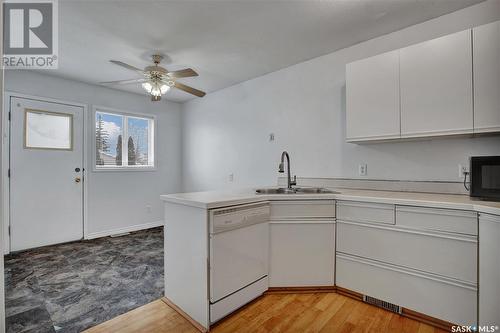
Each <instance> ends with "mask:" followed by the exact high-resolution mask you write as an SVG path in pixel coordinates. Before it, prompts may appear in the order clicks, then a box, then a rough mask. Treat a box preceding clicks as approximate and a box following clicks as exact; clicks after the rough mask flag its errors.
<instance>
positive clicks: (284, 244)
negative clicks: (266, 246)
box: [269, 219, 335, 287]
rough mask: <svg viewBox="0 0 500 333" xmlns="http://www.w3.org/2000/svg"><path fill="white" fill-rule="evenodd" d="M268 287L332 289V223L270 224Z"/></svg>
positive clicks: (313, 221)
mask: <svg viewBox="0 0 500 333" xmlns="http://www.w3.org/2000/svg"><path fill="white" fill-rule="evenodd" d="M270 233H271V235H270V239H271V244H270V267H269V286H270V287H306V286H333V285H334V284H335V281H334V276H335V274H334V267H335V221H334V220H333V219H329V220H302V221H301V220H298V221H297V220H294V221H272V222H271V223H270Z"/></svg>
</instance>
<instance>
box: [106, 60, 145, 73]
mask: <svg viewBox="0 0 500 333" xmlns="http://www.w3.org/2000/svg"><path fill="white" fill-rule="evenodd" d="M110 62H112V63H113V64H115V65H118V66H122V67H125V68H127V69H130V70H133V71H135V72H139V73H144V71H143V70H142V69H139V68H137V67H134V66H132V65H129V64H126V63H124V62H121V61H118V60H110Z"/></svg>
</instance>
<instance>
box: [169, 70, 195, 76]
mask: <svg viewBox="0 0 500 333" xmlns="http://www.w3.org/2000/svg"><path fill="white" fill-rule="evenodd" d="M168 74H169V75H170V76H172V77H175V78H179V77H191V76H198V73H196V72H195V71H194V70H193V69H191V68H186V69H181V70H178V71H173V72H168Z"/></svg>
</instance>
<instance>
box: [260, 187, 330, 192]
mask: <svg viewBox="0 0 500 333" xmlns="http://www.w3.org/2000/svg"><path fill="white" fill-rule="evenodd" d="M255 193H257V194H327V193H338V192H335V191H330V190H328V189H326V188H321V187H297V188H292V189H289V188H284V187H280V188H259V189H257V190H255Z"/></svg>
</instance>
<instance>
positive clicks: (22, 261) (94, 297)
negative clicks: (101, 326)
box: [5, 228, 164, 333]
mask: <svg viewBox="0 0 500 333" xmlns="http://www.w3.org/2000/svg"><path fill="white" fill-rule="evenodd" d="M163 290H164V287H163V228H155V229H150V230H146V231H139V232H135V233H132V234H130V235H127V236H121V237H117V238H110V237H106V238H100V239H95V240H90V241H81V242H72V243H66V244H60V245H54V246H47V247H43V248H38V249H34V250H28V251H23V252H19V253H14V254H11V255H8V256H6V257H5V293H6V295H5V302H6V326H7V332H30V333H31V332H37V333H42V332H81V331H83V330H84V329H86V328H89V327H92V326H95V325H96V324H98V323H101V322H104V321H106V320H109V319H111V318H113V317H116V316H118V315H120V314H122V313H125V312H127V311H130V310H132V309H134V308H136V307H138V306H141V305H144V304H146V303H149V302H151V301H153V300H155V299H158V298H160V297H162V296H163Z"/></svg>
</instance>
